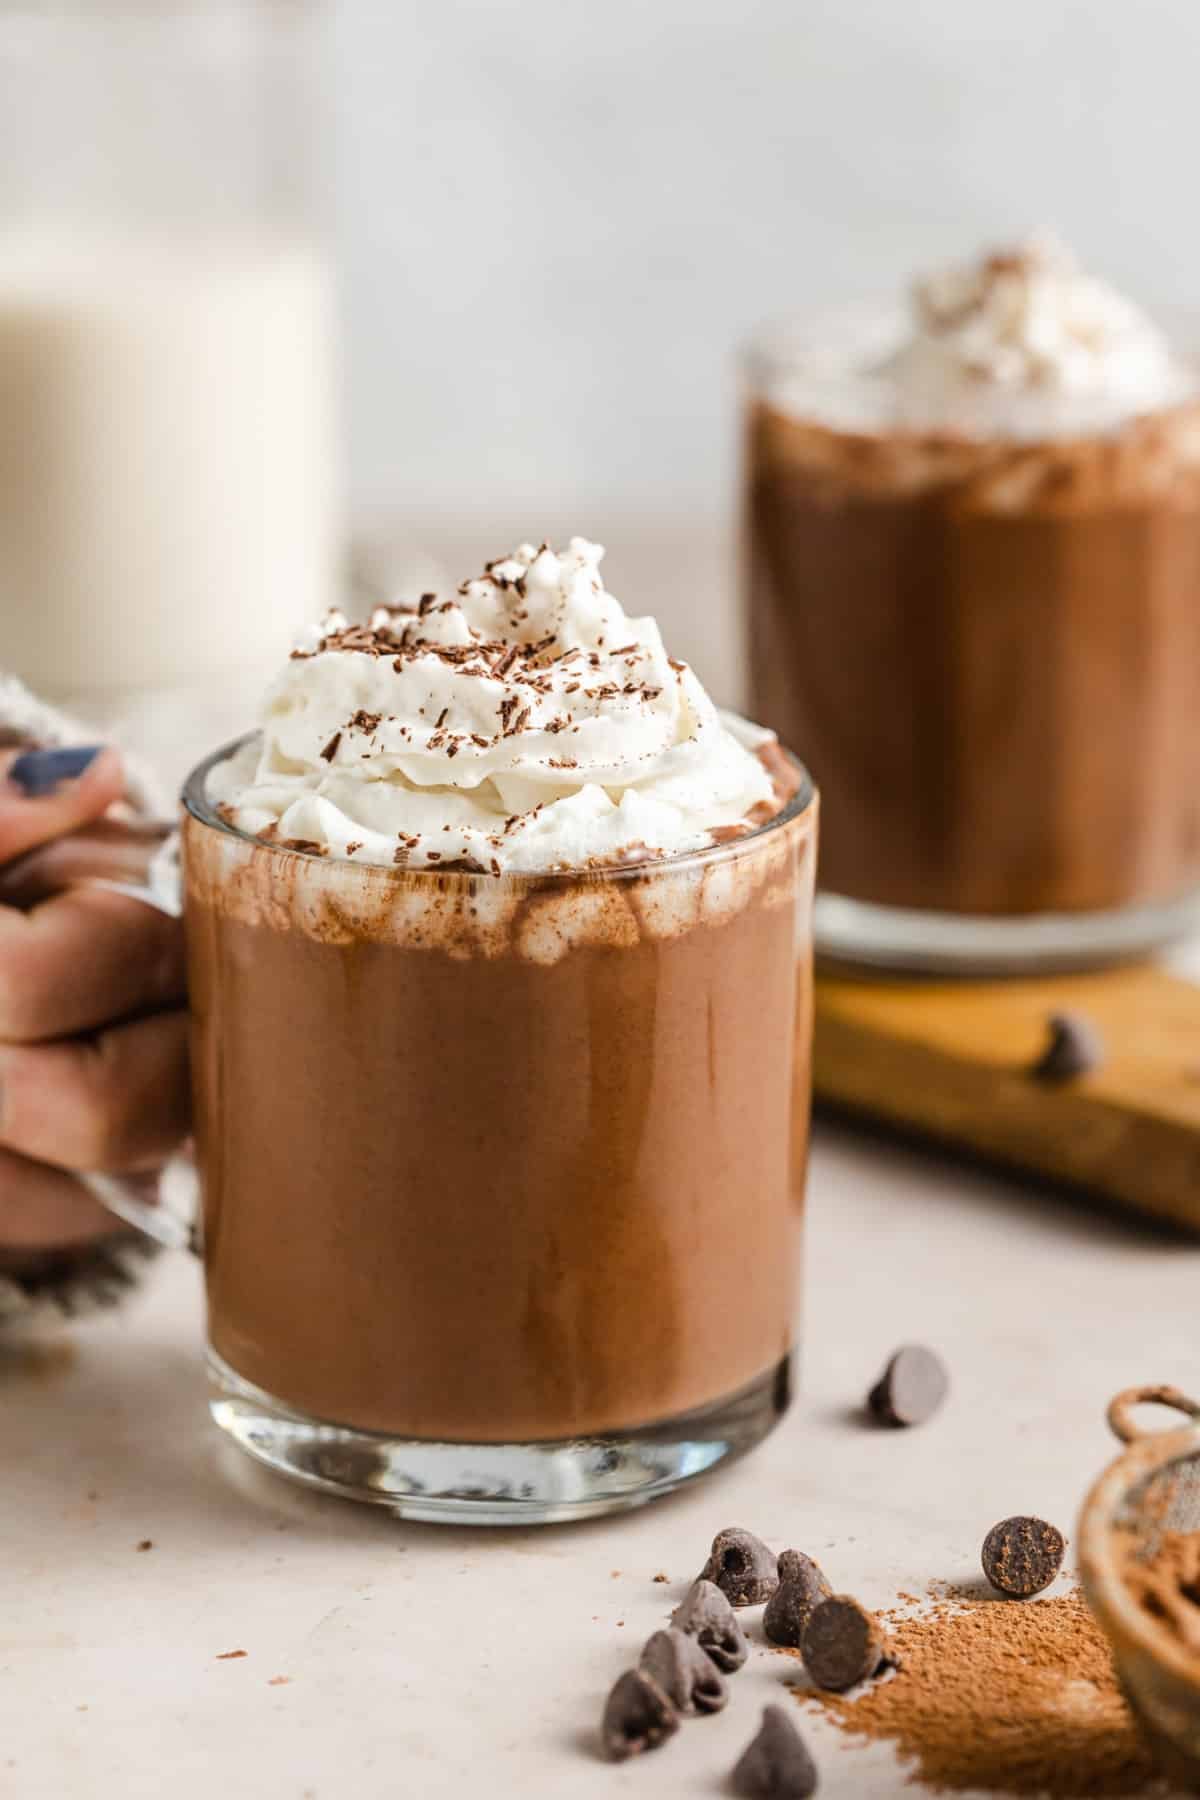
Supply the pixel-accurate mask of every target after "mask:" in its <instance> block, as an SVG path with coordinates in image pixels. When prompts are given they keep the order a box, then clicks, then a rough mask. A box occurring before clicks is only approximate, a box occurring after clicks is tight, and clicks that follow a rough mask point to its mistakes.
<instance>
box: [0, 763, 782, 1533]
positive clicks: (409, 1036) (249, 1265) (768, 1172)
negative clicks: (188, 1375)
mask: <svg viewBox="0 0 1200 1800" xmlns="http://www.w3.org/2000/svg"><path fill="white" fill-rule="evenodd" d="M230 748H231V747H228V746H227V747H226V748H225V749H223V750H221V751H219V752H217V753H216V754H215V755H214V756H213V757H211V758H209V759H208V761H207V762H206V763H204V764H202V765H201V766H200V767H199V768H198V769H197V770H196V771H195V772H194V774H193V775H192V777H191V778H190V779H189V781H188V783H187V785H186V788H185V792H184V819H183V825H182V841H183V856H182V864H183V872H184V881H183V886H184V887H185V888H186V895H185V897H184V905H183V910H184V912H185V914H186V923H187V935H188V939H189V974H190V990H191V1005H192V1011H193V1073H194V1083H195V1094H196V1134H197V1144H198V1162H199V1165H200V1168H201V1170H202V1173H203V1186H204V1225H203V1231H202V1233H200V1234H197V1233H196V1232H194V1231H193V1228H192V1223H191V1219H190V1217H189V1214H188V1212H187V1210H186V1208H185V1209H184V1210H182V1211H181V1210H176V1209H175V1207H174V1205H173V1204H172V1203H170V1202H172V1201H173V1199H174V1197H175V1196H177V1195H178V1193H179V1192H180V1191H181V1190H183V1189H185V1188H187V1187H188V1186H189V1185H190V1187H191V1189H192V1191H193V1194H194V1190H195V1185H196V1184H195V1182H194V1180H193V1181H192V1182H191V1183H190V1184H189V1183H186V1182H178V1183H172V1182H162V1183H160V1184H159V1187H160V1191H159V1192H157V1193H148V1192H147V1187H146V1185H145V1184H143V1183H138V1182H135V1183H129V1182H127V1181H125V1180H123V1179H117V1178H114V1177H109V1176H90V1177H88V1178H87V1180H88V1185H89V1187H90V1188H91V1189H92V1191H93V1192H94V1193H96V1194H97V1196H98V1197H99V1198H100V1199H101V1200H103V1201H104V1202H105V1204H107V1205H109V1206H110V1207H111V1208H112V1209H113V1210H114V1211H115V1212H117V1213H118V1214H119V1215H120V1216H121V1217H122V1218H123V1219H126V1220H129V1221H131V1222H133V1223H134V1224H136V1225H138V1226H139V1227H141V1228H142V1229H144V1230H146V1231H148V1232H149V1233H150V1234H151V1235H152V1236H154V1237H155V1238H157V1239H158V1240H159V1241H160V1242H164V1243H170V1244H172V1245H176V1246H178V1245H181V1244H188V1243H191V1244H192V1245H193V1247H198V1246H197V1238H198V1236H200V1235H202V1237H203V1240H204V1241H203V1245H202V1248H203V1252H204V1256H205V1274H206V1287H207V1297H208V1336H209V1369H210V1379H211V1408H212V1412H213V1416H214V1418H215V1419H216V1421H217V1423H218V1424H219V1425H220V1426H221V1427H222V1428H223V1429H224V1430H226V1431H227V1432H229V1434H230V1435H231V1436H232V1437H233V1438H234V1439H235V1441H237V1442H238V1443H239V1444H240V1445H241V1446H242V1448H244V1449H246V1450H247V1451H249V1452H250V1453H251V1454H252V1455H255V1456H256V1457H258V1458H259V1459H260V1460H262V1461H264V1462H266V1463H268V1464H269V1465H270V1466H272V1467H273V1468H275V1469H277V1470H279V1471H280V1472H282V1473H285V1474H289V1475H291V1476H293V1477H296V1478H299V1479H301V1480H303V1481H306V1482H308V1483H310V1484H313V1485H317V1486H320V1487H324V1488H326V1489H331V1490H333V1491H336V1492H338V1493H341V1494H343V1495H347V1496H350V1497H353V1498H358V1499H365V1500H372V1501H375V1502H378V1503H383V1504H387V1505H390V1506H391V1507H393V1508H394V1509H396V1510H397V1511H399V1512H400V1513H402V1514H404V1515H406V1516H409V1517H416V1518H423V1519H429V1520H454V1521H458V1522H466V1521H470V1522H480V1523H535V1522H543V1521H553V1520H562V1519H573V1518H581V1517H587V1516H590V1515H594V1514H598V1513H604V1512H610V1511H617V1510H621V1509H623V1508H627V1507H630V1506H636V1505H639V1504H642V1503H644V1502H645V1501H647V1500H650V1499H653V1498H655V1497H656V1496H658V1495H659V1494H663V1493H666V1492H668V1491H670V1490H671V1489H672V1488H674V1487H676V1486H678V1485H679V1484H680V1483H681V1482H682V1481H685V1480H688V1479H690V1478H691V1477H693V1476H695V1475H698V1474H702V1473H704V1472H705V1471H706V1470H708V1469H711V1468H713V1467H715V1466H717V1465H718V1464H719V1463H721V1462H722V1461H724V1460H725V1459H727V1458H728V1457H730V1456H732V1455H736V1454H738V1453H740V1452H742V1451H744V1450H746V1449H748V1448H750V1447H751V1446H752V1445H754V1444H755V1443H757V1442H758V1441H759V1440H760V1439H761V1438H762V1437H764V1436H765V1435H766V1434H767V1432H768V1431H770V1430H771V1429H772V1427H773V1426H774V1425H775V1424H776V1423H777V1422H778V1420H779V1419H780V1417H781V1416H782V1415H783V1413H784V1412H785V1410H786V1408H787V1405H788V1402H789V1398H790V1393H791V1384H792V1371H793V1364H794V1354H795V1348H796V1341H797V1336H798V1330H799V1321H798V1312H797V1275H798V1258H799V1242H800V1225H801V1218H802V1207H803V1191H804V1174H805V1159H806V1149H807V1114H808V1069H809V1055H808V1048H809V1036H810V1031H811V994H812V986H811V941H812V920H811V906H812V886H813V871H814V866H815V854H816V815H817V800H816V795H815V793H814V791H813V789H812V785H811V783H810V782H809V781H808V778H807V776H806V775H805V774H804V773H803V771H802V770H800V769H799V768H798V765H797V766H796V781H797V786H796V791H795V793H794V795H793V797H792V799H791V800H790V801H789V802H787V804H786V805H784V807H783V808H782V810H781V811H780V812H779V813H778V814H776V816H775V817H774V818H773V819H771V820H769V821H768V822H766V823H765V824H762V825H760V826H757V827H756V828H754V829H753V830H751V831H748V832H747V833H745V834H744V835H742V836H739V837H735V838H732V839H730V840H729V841H726V842H721V843H718V844H715V845H713V846H711V847H709V848H707V849H704V850H700V851H695V852H690V853H687V854H683V855H678V856H673V857H667V858H663V859H661V860H651V861H646V862H642V863H637V864H633V865H626V866H621V867H612V868H604V869H599V870H588V871H583V872H576V873H568V874H553V875H517V874H512V873H508V874H504V875H500V876H491V875H486V876H485V875H480V874H478V873H473V872H468V871H464V870H445V871H440V870H437V869H435V868H417V869H405V868H402V867H393V866H379V865H366V866H363V865H359V864H355V863H352V862H350V861H347V860H344V859H340V858H337V857H330V856H323V855H319V854H315V853H313V851H310V850H305V849H304V848H303V847H302V846H301V847H296V846H291V845H279V844H270V843H264V842H262V841H261V840H258V839H255V838H251V837H248V836H246V835H244V834H243V833H241V832H240V831H238V830H237V829H236V828H235V827H234V826H232V825H231V824H230V823H229V822H228V821H227V820H225V819H224V818H223V817H221V816H220V814H219V813H217V812H216V811H215V810H214V809H213V808H212V807H211V806H210V805H209V803H208V801H207V798H206V793H205V789H206V778H207V773H208V769H209V768H210V767H211V765H212V763H213V762H215V761H217V760H218V759H220V758H223V757H224V756H226V755H228V754H229V753H230ZM99 848H103V849H104V850H105V854H106V855H107V857H108V862H107V864H106V865H105V866H104V867H100V868H96V869H93V870H92V871H91V872H90V874H88V878H90V879H102V880H106V881H109V882H111V883H113V884H114V885H117V886H121V887H123V888H124V890H125V891H127V892H135V893H136V894H137V895H138V897H139V898H140V899H143V900H144V901H146V902H147V903H148V904H152V905H155V906H158V907H161V908H163V909H165V910H168V911H172V912H177V911H178V910H179V909H180V892H179V890H180V885H181V884H180V879H179V869H178V866H177V864H176V862H175V860H174V845H173V842H172V841H171V840H165V839H162V838H160V840H159V842H158V843H157V845H151V844H149V843H148V844H147V845H146V846H144V850H145V852H146V854H147V871H148V879H147V881H146V882H145V883H144V884H138V883H137V882H136V881H134V882H132V883H131V882H130V881H129V880H128V875H129V870H128V868H127V867H124V868H117V867H114V865H113V860H112V846H111V845H109V846H100V847H99ZM96 850H97V846H93V848H92V853H93V854H95V853H96ZM56 854H57V856H58V858H59V862H60V873H61V872H62V871H63V870H65V869H66V868H67V867H69V866H70V863H71V857H72V854H74V856H75V865H74V866H75V870H76V878H78V877H79V876H80V875H82V874H85V873H87V871H86V870H85V869H84V866H83V862H82V861H81V858H82V857H83V854H84V846H82V845H77V846H76V848H75V851H74V853H72V851H71V850H70V849H69V848H68V847H66V846H64V847H63V848H61V849H59V850H58V851H57V852H56ZM18 873H19V871H18ZM27 873H28V872H27ZM8 874H9V879H10V880H11V879H12V876H13V871H12V870H10V871H9V872H8Z"/></svg>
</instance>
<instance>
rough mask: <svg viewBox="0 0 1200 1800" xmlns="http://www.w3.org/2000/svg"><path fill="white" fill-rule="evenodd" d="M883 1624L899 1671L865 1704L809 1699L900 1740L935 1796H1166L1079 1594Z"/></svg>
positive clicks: (849, 1728) (950, 1603) (892, 1615)
mask: <svg viewBox="0 0 1200 1800" xmlns="http://www.w3.org/2000/svg"><path fill="white" fill-rule="evenodd" d="M881 1617H882V1618H883V1619H884V1620H885V1621H886V1622H887V1624H888V1625H889V1627H890V1633H891V1635H890V1636H889V1638H888V1643H887V1647H888V1650H889V1651H891V1652H894V1653H895V1654H896V1656H897V1657H898V1659H899V1662H900V1665H901V1666H900V1669H899V1671H898V1672H897V1673H896V1674H895V1675H893V1676H891V1677H890V1678H889V1679H885V1680H882V1681H880V1682H878V1683H876V1685H875V1686H873V1687H871V1688H870V1689H868V1690H867V1691H866V1692H863V1693H860V1694H859V1696H858V1697H857V1698H854V1697H852V1696H851V1695H847V1694H830V1693H820V1692H817V1691H816V1690H810V1689H807V1688H806V1689H804V1690H803V1691H802V1692H800V1694H799V1695H798V1697H799V1698H800V1699H801V1700H802V1701H803V1702H804V1703H805V1704H806V1705H811V1706H814V1707H817V1708H819V1709H820V1710H821V1712H823V1713H824V1714H825V1716H826V1717H827V1718H830V1719H832V1720H833V1721H834V1722H835V1723H836V1724H837V1725H839V1726H840V1727H841V1728H842V1729H843V1730H844V1731H846V1732H849V1733H852V1734H853V1735H855V1736H858V1737H860V1738H864V1739H875V1740H881V1739H882V1740H887V1741H889V1742H891V1743H892V1744H894V1745H895V1748H896V1750H897V1752H898V1754H899V1755H900V1756H901V1757H902V1758H904V1759H905V1760H906V1761H908V1762H910V1763H911V1764H912V1774H913V1777H914V1778H915V1779H919V1780H920V1781H923V1782H924V1783H925V1784H926V1785H927V1786H928V1787H929V1788H931V1789H933V1790H934V1791H935V1792H939V1791H940V1792H947V1791H949V1792H962V1791H965V1790H968V1789H980V1788H982V1789H985V1790H986V1789H990V1790H991V1791H993V1792H994V1793H997V1794H1024V1795H1043V1796H1049V1797H1051V1800H1072V1797H1080V1800H1082V1797H1086V1800H1108V1797H1112V1796H1121V1795H1139V1794H1153V1793H1156V1792H1160V1791H1161V1783H1160V1782H1159V1781H1158V1780H1157V1779H1156V1777H1155V1772H1154V1767H1153V1764H1152V1762H1151V1760H1150V1756H1149V1753H1148V1752H1147V1750H1146V1749H1145V1747H1144V1745H1143V1743H1142V1740H1141V1738H1140V1737H1139V1735H1138V1731H1137V1727H1136V1726H1135V1724H1134V1721H1133V1718H1132V1715H1131V1714H1130V1712H1129V1709H1128V1707H1127V1706H1126V1704H1125V1701H1124V1699H1123V1698H1122V1696H1121V1693H1120V1690H1119V1688H1118V1686H1117V1681H1116V1677H1115V1675H1114V1673H1113V1666H1112V1660H1111V1657H1110V1655H1109V1651H1108V1646H1107V1644H1106V1643H1105V1640H1104V1637H1103V1635H1102V1634H1101V1632H1100V1629H1099V1627H1098V1626H1097V1625H1096V1623H1095V1621H1094V1620H1093V1619H1092V1616H1091V1614H1090V1612H1089V1611H1088V1608H1087V1605H1086V1603H1085V1601H1084V1598H1083V1595H1082V1594H1081V1593H1080V1592H1079V1591H1078V1590H1076V1591H1074V1592H1073V1593H1069V1594H1064V1595H1061V1596H1055V1597H1053V1598H1050V1599H1041V1600H1027V1601H1024V1602H1019V1603H1014V1602H1012V1601H1004V1600H993V1599H990V1598H989V1599H981V1598H979V1597H978V1596H975V1595H964V1596H962V1597H961V1598H950V1599H939V1600H937V1601H935V1603H934V1605H933V1606H932V1608H931V1609H930V1610H928V1611H925V1612H923V1613H921V1614H920V1615H917V1616H914V1615H913V1614H912V1613H911V1612H910V1611H908V1610H906V1609H904V1608H897V1609H893V1610H892V1611H890V1612H886V1613H884V1614H882V1615H881Z"/></svg>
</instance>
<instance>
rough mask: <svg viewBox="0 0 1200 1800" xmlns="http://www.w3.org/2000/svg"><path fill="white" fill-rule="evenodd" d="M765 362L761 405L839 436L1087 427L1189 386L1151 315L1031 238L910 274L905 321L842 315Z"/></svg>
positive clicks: (1175, 398)
mask: <svg viewBox="0 0 1200 1800" xmlns="http://www.w3.org/2000/svg"><path fill="white" fill-rule="evenodd" d="M767 358H768V361H769V362H771V361H774V363H775V366H776V367H777V368H778V369H780V370H781V371H782V376H781V380H780V382H779V383H778V384H777V389H778V391H776V390H775V389H773V391H772V398H773V399H775V400H777V401H778V402H779V403H780V404H782V405H783V406H784V407H786V409H787V410H789V411H793V412H795V413H797V414H810V415H812V416H817V417H826V418H830V419H831V422H835V423H845V424H846V425H847V426H848V427H849V428H851V429H878V428H880V427H881V426H885V427H886V426H893V427H899V428H908V427H913V428H918V429H920V428H936V427H939V426H944V427H948V428H950V429H953V430H956V431H961V432H963V433H965V434H968V435H980V436H985V435H988V434H996V435H1001V436H1013V437H1017V438H1033V437H1038V436H1042V435H1049V436H1058V435H1063V434H1073V433H1088V432H1096V431H1106V430H1108V429H1111V428H1112V427H1113V426H1115V425H1117V424H1120V423H1121V422H1122V421H1124V420H1127V419H1130V418H1135V417H1138V416H1140V415H1142V414H1146V413H1154V412H1161V411H1164V410H1166V409H1167V408H1170V407H1173V406H1177V405H1179V404H1181V403H1183V402H1184V401H1186V400H1187V399H1189V398H1193V397H1195V394H1196V392H1197V382H1196V374H1195V371H1194V369H1193V368H1192V367H1190V366H1189V365H1188V364H1187V363H1185V362H1184V361H1182V360H1181V359H1180V358H1178V357H1177V356H1176V355H1175V354H1174V353H1173V351H1172V348H1171V345H1170V343H1169V341H1168V339H1167V337H1166V336H1165V334H1164V333H1163V332H1162V331H1161V330H1160V329H1159V327H1158V326H1157V325H1156V324H1155V323H1154V322H1153V320H1152V319H1151V318H1150V317H1149V316H1148V315H1147V314H1146V313H1145V312H1143V311H1142V310H1141V309H1140V308H1139V307H1137V306H1135V305H1134V304H1133V302H1132V301H1130V300H1127V299H1126V298H1125V297H1124V296H1123V295H1122V294H1119V293H1118V292H1117V291H1116V290H1115V289H1114V288H1111V287H1109V286H1108V285H1107V284H1106V283H1104V282H1102V281H1099V280H1097V279H1096V277H1095V276H1092V275H1089V274H1087V273H1086V272H1085V271H1084V270H1083V269H1081V268H1080V266H1079V263H1078V262H1077V260H1076V258H1075V257H1074V256H1073V255H1072V254H1071V253H1070V251H1068V250H1067V249H1065V248H1064V247H1063V246H1062V245H1061V244H1059V243H1058V242H1057V241H1056V240H1055V239H1053V238H1050V237H1048V236H1042V235H1039V236H1035V237H1032V238H1030V239H1028V240H1027V241H1026V242H1025V243H1024V244H1021V245H1019V246H1018V247H1016V248H1015V249H1012V250H1006V251H997V252H993V253H991V254H988V255H984V256H981V257H979V258H978V259H976V260H975V261H973V262H970V263H964V264H956V265H954V266H952V267H950V268H947V269H944V270H941V271H938V272H936V273H934V274H931V275H927V276H924V277H922V278H921V279H919V280H918V281H917V282H915V283H914V286H913V290H912V296H911V306H910V311H909V313H908V315H907V316H906V317H901V316H897V315H896V314H895V313H892V314H881V313H879V312H878V311H875V312H873V313H871V314H867V313H862V314H856V315H853V316H851V317H849V318H848V319H847V320H846V321H845V322H844V323H843V325H842V326H841V327H840V328H839V329H838V330H837V331H835V332H830V333H828V334H827V336H826V339H825V341H824V342H822V341H821V340H820V339H817V338H811V339H810V340H809V341H808V342H802V341H800V342H794V343H792V344H791V345H790V346H789V344H788V342H787V340H786V337H785V338H784V339H783V340H782V341H781V342H780V343H779V344H778V345H777V346H776V347H775V353H774V356H773V354H772V346H771V344H770V342H768V345H767ZM833 415H836V417H833Z"/></svg>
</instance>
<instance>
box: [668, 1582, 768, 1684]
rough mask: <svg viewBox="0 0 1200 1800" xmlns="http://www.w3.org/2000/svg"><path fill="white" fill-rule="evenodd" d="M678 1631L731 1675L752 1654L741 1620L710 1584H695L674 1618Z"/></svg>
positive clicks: (716, 1588) (721, 1594)
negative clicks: (695, 1643)
mask: <svg viewBox="0 0 1200 1800" xmlns="http://www.w3.org/2000/svg"><path fill="white" fill-rule="evenodd" d="M671 1624H672V1625H673V1626H674V1627H675V1630H676V1631H684V1632H686V1633H687V1635H688V1637H694V1638H695V1640H696V1642H697V1643H698V1644H699V1646H700V1648H701V1649H702V1650H703V1651H704V1653H705V1654H706V1656H708V1657H709V1658H710V1659H711V1661H713V1662H715V1663H716V1665H717V1667H718V1669H722V1670H724V1672H725V1674H726V1675H732V1674H733V1673H734V1672H735V1670H737V1669H740V1668H741V1666H742V1664H743V1663H744V1662H745V1660H746V1658H747V1656H749V1654H750V1647H749V1645H748V1644H747V1642H746V1637H745V1633H744V1632H743V1630H742V1628H741V1625H740V1624H739V1623H738V1616H737V1614H736V1613H735V1612H734V1610H733V1608H732V1606H730V1604H729V1602H728V1600H727V1599H726V1598H725V1596H724V1594H723V1593H722V1592H721V1590H720V1588H719V1587H716V1586H714V1584H713V1583H712V1582H711V1581H693V1583H692V1585H691V1587H690V1588H689V1589H688V1591H687V1593H686V1594H685V1595H684V1597H683V1599H682V1600H681V1601H680V1603H679V1605H678V1606H677V1607H676V1608H675V1611H674V1612H673V1613H672V1614H671Z"/></svg>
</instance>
